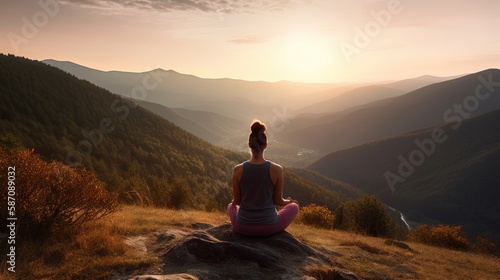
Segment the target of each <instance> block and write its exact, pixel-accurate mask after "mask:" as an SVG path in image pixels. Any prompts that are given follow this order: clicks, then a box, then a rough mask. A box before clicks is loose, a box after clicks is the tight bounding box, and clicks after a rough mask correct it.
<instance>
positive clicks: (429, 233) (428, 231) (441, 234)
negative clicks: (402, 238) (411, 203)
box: [408, 225, 469, 250]
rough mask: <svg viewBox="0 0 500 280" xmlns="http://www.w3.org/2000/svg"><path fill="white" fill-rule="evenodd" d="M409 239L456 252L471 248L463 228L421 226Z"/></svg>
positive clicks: (411, 233) (413, 231)
mask: <svg viewBox="0 0 500 280" xmlns="http://www.w3.org/2000/svg"><path fill="white" fill-rule="evenodd" d="M408 238H409V239H410V240H412V241H416V242H420V243H424V244H429V245H432V246H438V247H445V248H449V249H454V250H467V249H468V248H469V240H468V239H467V237H465V235H464V233H463V232H462V226H449V225H437V226H430V225H420V226H418V227H417V228H416V229H414V230H412V231H411V232H410V234H409V236H408Z"/></svg>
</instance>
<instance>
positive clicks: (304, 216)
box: [297, 203, 335, 229]
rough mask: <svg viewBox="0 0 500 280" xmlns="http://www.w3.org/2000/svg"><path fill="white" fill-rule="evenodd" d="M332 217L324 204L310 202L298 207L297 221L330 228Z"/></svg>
mask: <svg viewBox="0 0 500 280" xmlns="http://www.w3.org/2000/svg"><path fill="white" fill-rule="evenodd" d="M334 218H335V217H334V215H333V213H332V212H331V211H330V210H329V209H328V208H327V207H326V206H320V205H316V204H314V203H312V204H309V205H307V206H304V207H302V208H301V209H300V212H299V216H298V217H297V221H298V222H299V223H303V224H306V225H311V226H314V227H318V228H327V229H330V228H332V225H333V220H334Z"/></svg>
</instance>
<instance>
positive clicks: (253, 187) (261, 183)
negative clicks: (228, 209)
mask: <svg viewBox="0 0 500 280" xmlns="http://www.w3.org/2000/svg"><path fill="white" fill-rule="evenodd" d="M270 167H271V162H270V161H266V162H265V163H263V164H251V163H249V162H245V163H243V174H242V175H241V178H240V181H239V186H240V188H241V208H240V211H239V212H238V216H237V219H238V222H240V223H242V224H274V223H276V222H277V221H278V215H277V212H276V207H275V205H274V202H273V193H274V184H273V180H272V178H271V172H270Z"/></svg>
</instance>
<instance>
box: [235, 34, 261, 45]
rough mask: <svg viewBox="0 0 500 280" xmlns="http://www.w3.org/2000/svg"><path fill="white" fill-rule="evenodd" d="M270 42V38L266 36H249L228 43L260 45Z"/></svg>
mask: <svg viewBox="0 0 500 280" xmlns="http://www.w3.org/2000/svg"><path fill="white" fill-rule="evenodd" d="M268 40H269V38H268V37H264V36H248V37H238V38H233V39H230V40H228V42H229V43H234V44H260V43H264V42H266V41H268Z"/></svg>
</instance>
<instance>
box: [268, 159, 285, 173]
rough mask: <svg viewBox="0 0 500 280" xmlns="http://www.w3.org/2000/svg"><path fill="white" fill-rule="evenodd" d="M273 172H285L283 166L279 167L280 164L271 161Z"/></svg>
mask: <svg viewBox="0 0 500 280" xmlns="http://www.w3.org/2000/svg"><path fill="white" fill-rule="evenodd" d="M271 170H273V171H283V167H281V165H279V164H277V163H275V162H272V161H271Z"/></svg>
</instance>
